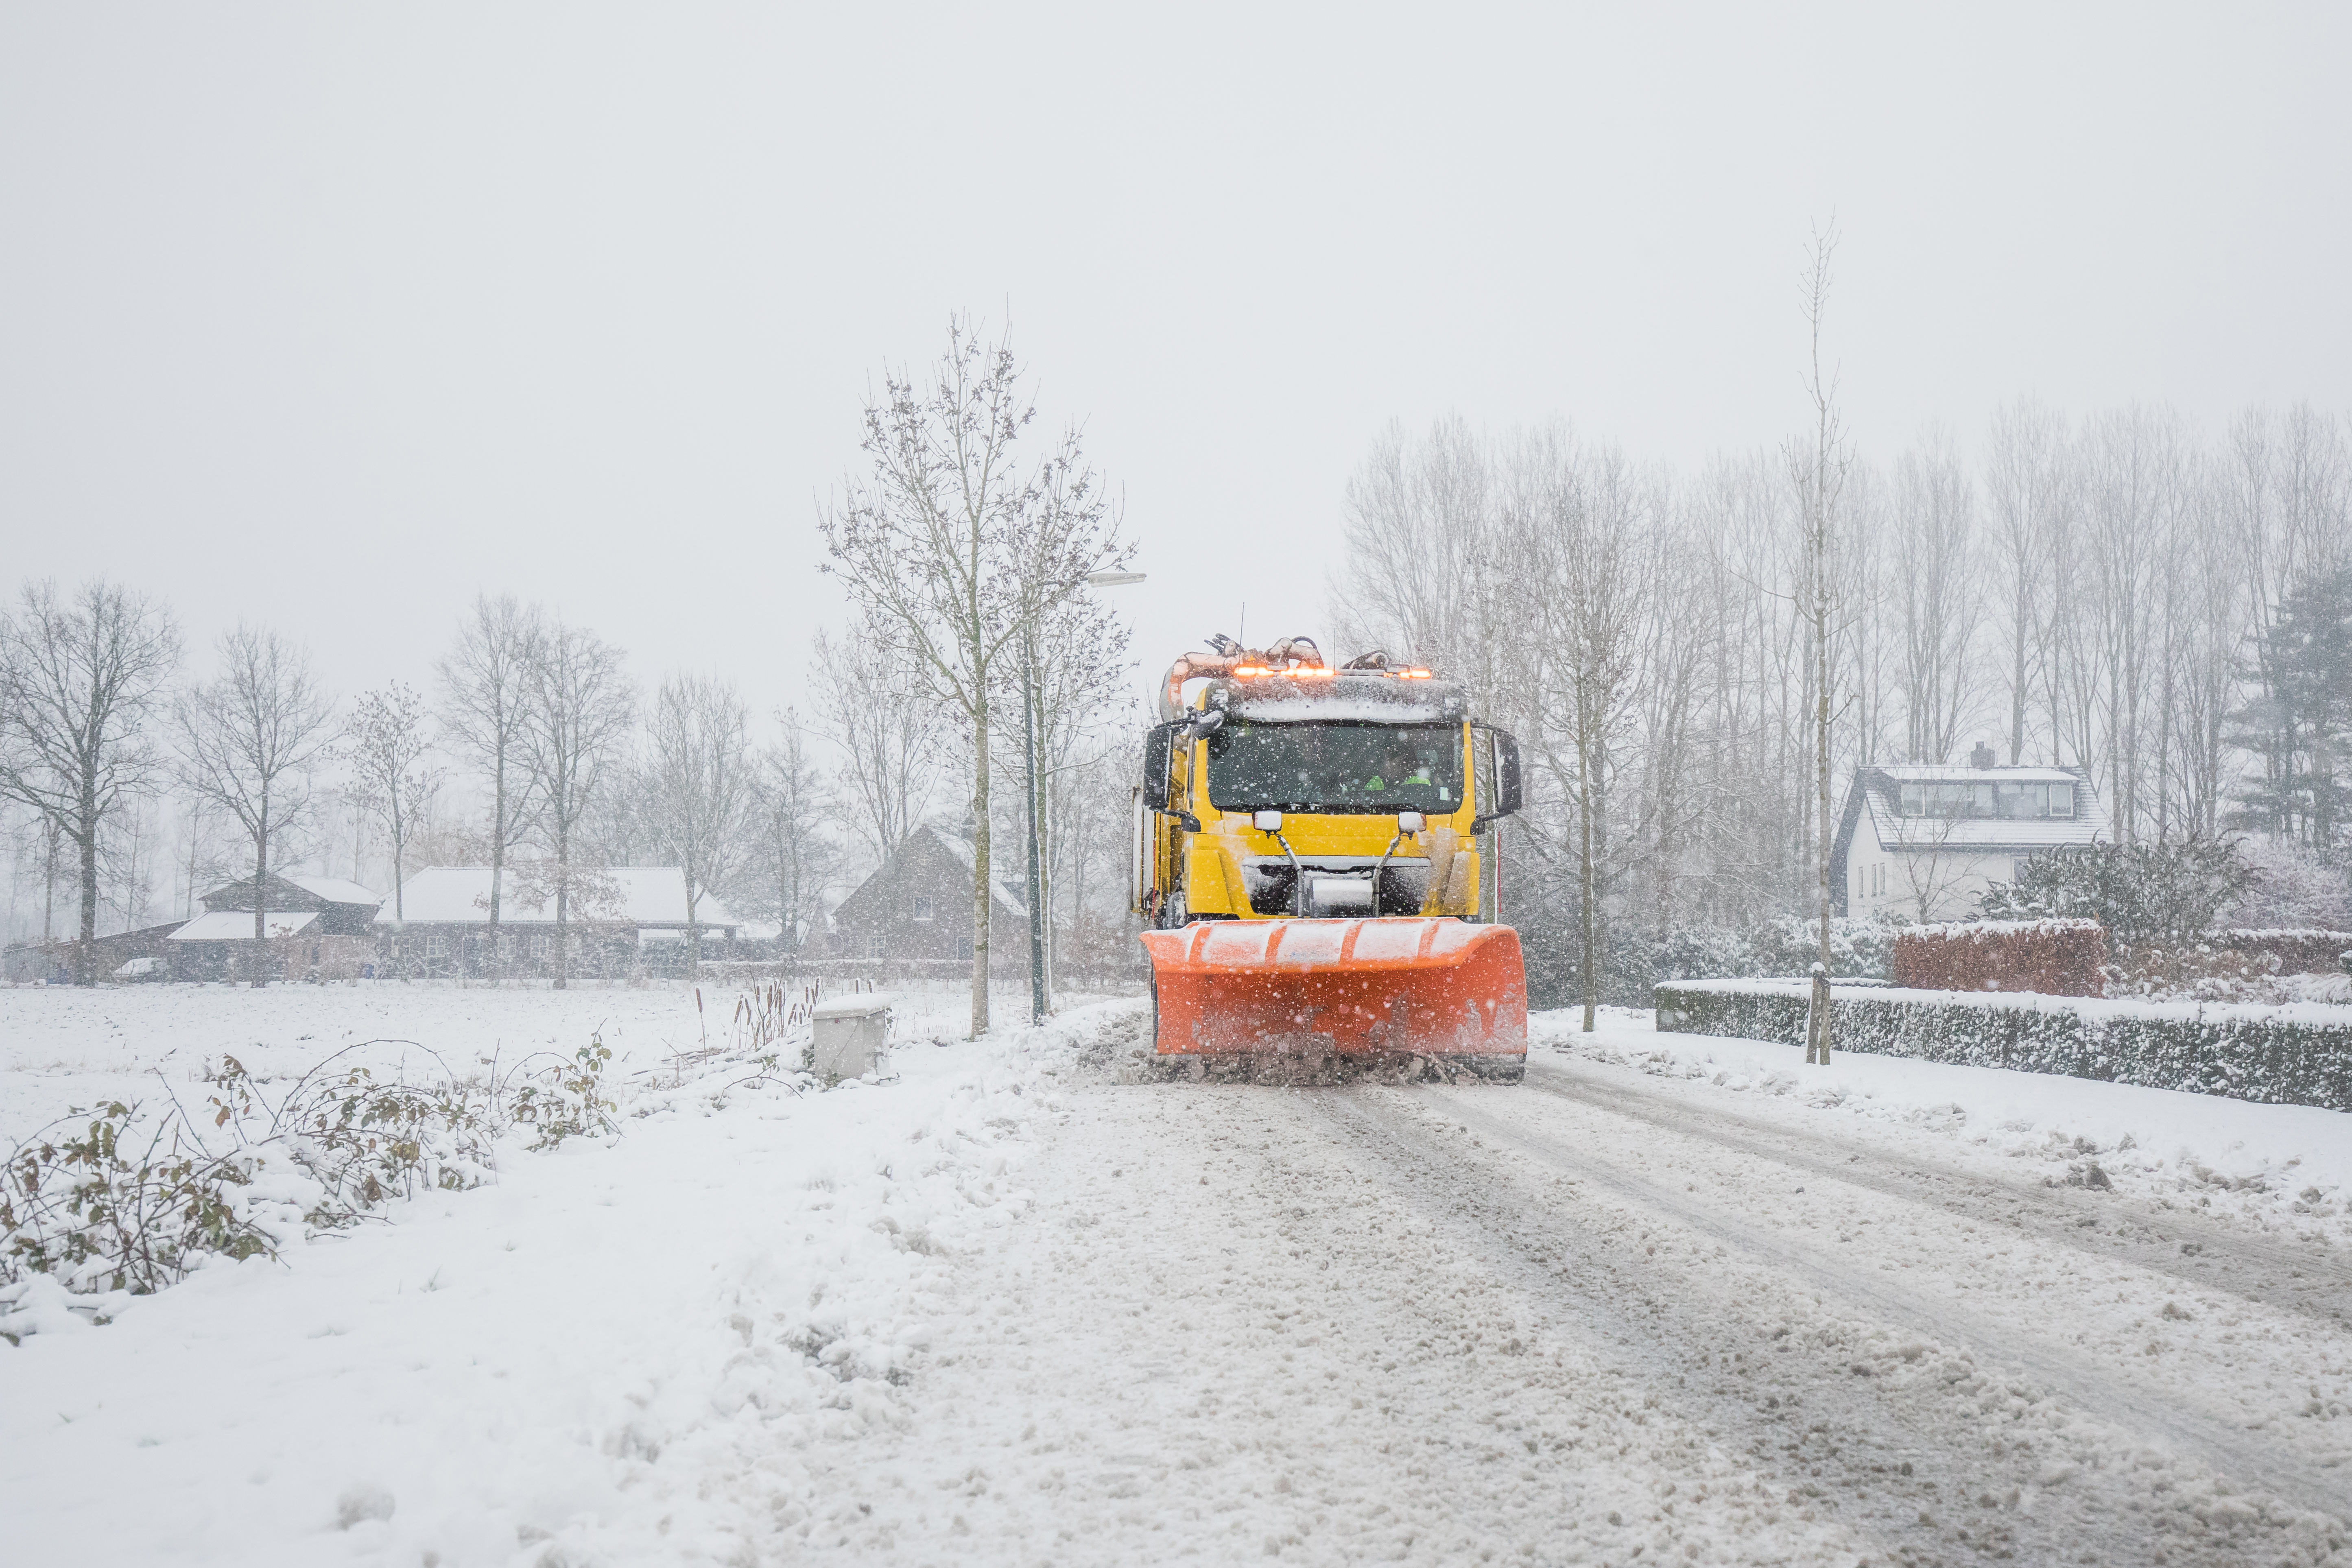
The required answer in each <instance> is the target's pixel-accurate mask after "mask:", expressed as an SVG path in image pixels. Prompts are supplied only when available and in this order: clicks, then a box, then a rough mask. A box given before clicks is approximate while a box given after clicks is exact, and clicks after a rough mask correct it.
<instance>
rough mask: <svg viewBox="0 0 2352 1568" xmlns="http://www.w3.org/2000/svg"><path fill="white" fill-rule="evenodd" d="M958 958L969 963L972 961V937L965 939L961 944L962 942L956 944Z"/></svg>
mask: <svg viewBox="0 0 2352 1568" xmlns="http://www.w3.org/2000/svg"><path fill="white" fill-rule="evenodd" d="M956 956H957V957H958V958H961V959H964V960H967V961H969V960H970V959H971V938H970V937H965V938H964V939H963V940H962V941H961V942H958V943H956Z"/></svg>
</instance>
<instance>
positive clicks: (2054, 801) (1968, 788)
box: [1898, 780, 2074, 822]
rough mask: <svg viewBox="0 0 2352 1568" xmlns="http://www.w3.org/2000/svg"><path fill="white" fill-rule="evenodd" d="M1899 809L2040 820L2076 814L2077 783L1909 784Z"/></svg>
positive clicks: (1915, 813) (1921, 813) (1939, 814)
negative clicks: (2075, 787)
mask: <svg viewBox="0 0 2352 1568" xmlns="http://www.w3.org/2000/svg"><path fill="white" fill-rule="evenodd" d="M1898 810H1899V811H1900V813H1901V815H1903V816H1936V817H1972V816H1974V817H1999V818H2000V819H2002V820H2004V821H2011V822H2017V821H2026V822H2032V821H2040V820H2042V819H2043V818H2045V817H2053V816H2059V817H2064V816H2074V785H2073V784H2011V783H2008V782H2006V781H1997V782H1996V781H1988V782H1984V783H1979V782H1976V781H1973V780H1971V781H1968V782H1965V783H1962V782H1951V783H1937V784H1905V785H1904V786H1903V788H1902V795H1901V800H1900V803H1899V805H1898Z"/></svg>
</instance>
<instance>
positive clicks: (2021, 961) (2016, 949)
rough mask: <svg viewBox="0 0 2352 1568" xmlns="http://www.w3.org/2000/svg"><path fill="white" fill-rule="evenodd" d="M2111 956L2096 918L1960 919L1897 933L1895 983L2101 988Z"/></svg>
mask: <svg viewBox="0 0 2352 1568" xmlns="http://www.w3.org/2000/svg"><path fill="white" fill-rule="evenodd" d="M2106 962H2107V933H2106V932H2105V931H2104V930H2103V929H2101V927H2100V925H2099V922H2098V921H2079V920H2039V921H1954V922H1948V923H1945V924H1940V925H1923V926H1912V927H1910V928H1908V929H1907V930H1905V931H1898V932H1896V933H1895V984H1897V985H1900V986H1906V987H1909V988H1911V989H1914V990H1921V991H2034V992H2040V993H2041V994H2043V995H2048V996H2096V995H2098V994H2100V993H2101V991H2102V990H2103V989H2104V987H2103V986H2102V984H2101V978H2102V977H2101V974H2100V970H2101V968H2102V967H2103V966H2104V965H2105V963H2106Z"/></svg>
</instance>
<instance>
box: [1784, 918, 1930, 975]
mask: <svg viewBox="0 0 2352 1568" xmlns="http://www.w3.org/2000/svg"><path fill="white" fill-rule="evenodd" d="M1821 929H1822V928H1821V922H1819V921H1811V920H1806V919H1804V918H1802V917H1801V916H1798V915H1781V916H1780V917H1779V918H1777V919H1775V920H1770V921H1766V922H1765V923H1764V924H1763V925H1762V926H1760V927H1759V928H1758V930H1757V931H1756V932H1755V934H1754V935H1753V936H1752V937H1751V938H1750V939H1749V940H1750V943H1751V945H1752V947H1753V949H1754V952H1755V960H1754V963H1755V967H1754V968H1752V969H1750V970H1748V972H1747V973H1749V974H1810V973H1812V968H1813V965H1814V963H1817V962H1818V961H1819V960H1820V958H1821ZM1901 929H1902V927H1900V926H1898V925H1896V924H1895V922H1894V921H1885V920H1879V919H1877V918H1875V917H1873V916H1857V917H1848V916H1844V915H1840V916H1837V917H1835V918H1834V919H1832V921H1830V973H1832V975H1835V976H1838V977H1839V978H1841V979H1845V978H1853V979H1864V980H1884V979H1885V978H1887V977H1888V976H1889V975H1890V974H1892V973H1894V963H1895V932H1896V931H1900V930H1901Z"/></svg>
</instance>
